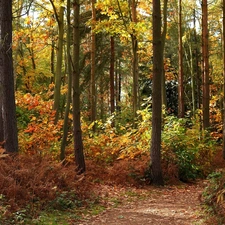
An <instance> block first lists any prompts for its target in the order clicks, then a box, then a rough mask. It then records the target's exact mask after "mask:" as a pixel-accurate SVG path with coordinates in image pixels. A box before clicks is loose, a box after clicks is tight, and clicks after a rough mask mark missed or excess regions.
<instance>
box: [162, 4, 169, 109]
mask: <svg viewBox="0 0 225 225" xmlns="http://www.w3.org/2000/svg"><path fill="white" fill-rule="evenodd" d="M167 8H168V0H164V4H163V31H162V54H163V58H164V50H165V43H166V33H167V11H168V10H167ZM162 68H163V72H162V105H164V106H165V107H166V106H167V99H166V77H165V70H164V60H163V64H162Z"/></svg>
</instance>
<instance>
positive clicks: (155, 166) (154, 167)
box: [150, 0, 164, 185]
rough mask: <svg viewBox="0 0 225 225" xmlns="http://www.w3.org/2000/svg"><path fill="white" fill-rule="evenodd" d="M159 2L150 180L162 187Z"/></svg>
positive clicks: (155, 18)
mask: <svg viewBox="0 0 225 225" xmlns="http://www.w3.org/2000/svg"><path fill="white" fill-rule="evenodd" d="M161 38H162V37H161V9H160V0H153V86H152V136H151V149H150V155H151V164H150V165H151V167H150V169H151V178H152V183H153V184H155V185H163V184H164V182H163V176H162V168H161V125H162V96H161V93H162V92H161V87H162V85H161V80H162V65H163V55H162V40H161Z"/></svg>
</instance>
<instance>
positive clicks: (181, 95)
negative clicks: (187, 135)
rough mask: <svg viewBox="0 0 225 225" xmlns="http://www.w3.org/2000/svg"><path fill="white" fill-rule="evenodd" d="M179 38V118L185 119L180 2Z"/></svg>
mask: <svg viewBox="0 0 225 225" xmlns="http://www.w3.org/2000/svg"><path fill="white" fill-rule="evenodd" d="M178 11H179V12H178V37H179V54H178V55H179V75H178V116H179V117H180V118H183V117H184V84H183V82H184V73H183V45H182V6H181V0H179V1H178Z"/></svg>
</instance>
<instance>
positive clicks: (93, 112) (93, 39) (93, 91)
mask: <svg viewBox="0 0 225 225" xmlns="http://www.w3.org/2000/svg"><path fill="white" fill-rule="evenodd" d="M91 4H92V22H93V23H94V22H95V21H96V10H95V0H92V2H91ZM95 51H96V35H95V33H94V31H93V29H92V31H91V122H94V121H96V82H95V70H96V69H95V68H96V66H95V55H96V54H95ZM93 131H95V125H94V126H93Z"/></svg>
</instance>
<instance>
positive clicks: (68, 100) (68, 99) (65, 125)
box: [60, 0, 72, 160]
mask: <svg viewBox="0 0 225 225" xmlns="http://www.w3.org/2000/svg"><path fill="white" fill-rule="evenodd" d="M70 7H71V1H70V0H67V37H66V39H67V47H66V48H67V64H68V90H67V97H66V108H65V115H64V123H63V136H62V142H61V151H60V160H64V159H65V148H66V140H67V135H68V116H69V112H70V104H71V90H72V70H71V54H70V44H71V41H70V39H71V36H70V35H71V27H70V26H71V24H70V23H71V22H70V16H71V15H70V14H71V13H70V12H71V10H70Z"/></svg>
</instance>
